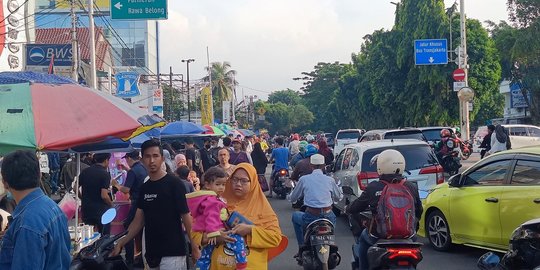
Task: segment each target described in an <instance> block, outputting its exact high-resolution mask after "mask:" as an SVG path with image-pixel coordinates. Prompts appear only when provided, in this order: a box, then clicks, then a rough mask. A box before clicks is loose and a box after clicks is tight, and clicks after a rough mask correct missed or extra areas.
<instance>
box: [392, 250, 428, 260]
mask: <svg viewBox="0 0 540 270" xmlns="http://www.w3.org/2000/svg"><path fill="white" fill-rule="evenodd" d="M420 252H421V251H420V249H417V248H403V249H394V248H389V249H388V253H389V255H388V259H390V260H392V259H395V258H412V259H414V260H418V259H419V258H420V256H419V254H420Z"/></svg>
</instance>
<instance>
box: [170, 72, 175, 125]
mask: <svg viewBox="0 0 540 270" xmlns="http://www.w3.org/2000/svg"><path fill="white" fill-rule="evenodd" d="M172 79H173V72H172V66H170V67H169V88H170V89H169V90H170V91H171V103H170V104H171V105H169V117H171V119H170V120H171V121H172V119H173V109H172V105H173V103H174V95H173V87H172Z"/></svg>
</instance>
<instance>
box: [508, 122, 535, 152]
mask: <svg viewBox="0 0 540 270" xmlns="http://www.w3.org/2000/svg"><path fill="white" fill-rule="evenodd" d="M503 127H504V128H506V130H508V133H509V134H510V142H511V143H512V148H513V149H517V148H521V147H526V146H533V145H540V128H539V127H537V126H531V125H503Z"/></svg>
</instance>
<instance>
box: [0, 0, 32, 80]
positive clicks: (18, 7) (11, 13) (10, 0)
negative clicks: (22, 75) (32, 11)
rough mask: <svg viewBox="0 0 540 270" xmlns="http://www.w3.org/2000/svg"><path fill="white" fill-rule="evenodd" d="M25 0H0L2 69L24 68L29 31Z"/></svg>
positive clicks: (0, 57)
mask: <svg viewBox="0 0 540 270" xmlns="http://www.w3.org/2000/svg"><path fill="white" fill-rule="evenodd" d="M27 2H28V1H24V0H3V1H0V3H2V5H1V6H0V32H1V33H2V35H0V43H1V44H2V45H1V46H0V70H2V71H21V70H22V68H23V54H24V53H23V51H24V48H23V44H24V43H26V32H27V31H28V27H27V23H26V21H25V19H26V18H28V17H29V16H25V15H26V14H25V6H24V5H25V4H27Z"/></svg>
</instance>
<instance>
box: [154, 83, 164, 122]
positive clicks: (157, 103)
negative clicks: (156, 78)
mask: <svg viewBox="0 0 540 270" xmlns="http://www.w3.org/2000/svg"><path fill="white" fill-rule="evenodd" d="M151 112H152V113H155V114H157V115H159V116H161V117H163V90H162V89H161V88H156V89H154V95H153V97H152V111H151Z"/></svg>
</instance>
